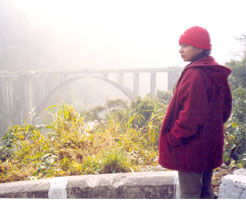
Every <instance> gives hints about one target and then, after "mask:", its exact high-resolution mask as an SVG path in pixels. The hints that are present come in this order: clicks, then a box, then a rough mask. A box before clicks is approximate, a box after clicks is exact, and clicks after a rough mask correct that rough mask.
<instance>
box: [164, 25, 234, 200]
mask: <svg viewBox="0 0 246 200" xmlns="http://www.w3.org/2000/svg"><path fill="white" fill-rule="evenodd" d="M179 44H180V50H179V53H180V54H181V57H182V59H183V60H184V61H190V64H188V65H187V66H186V67H185V68H184V70H183V72H182V74H181V76H180V78H179V80H178V82H177V85H176V88H175V90H174V95H173V98H172V100H171V102H170V104H169V106H168V110H167V113H166V115H165V118H164V121H163V124H162V127H161V133H160V139H159V163H160V165H162V166H163V167H165V168H168V169H173V170H177V171H178V175H179V184H180V197H181V198H214V194H213V190H212V186H211V179H212V175H213V169H214V168H217V167H219V166H220V165H221V164H222V162H223V161H222V158H223V142H224V135H223V124H224V123H225V122H226V121H227V120H228V118H229V116H230V113H231V106H232V104H231V103H232V97H231V91H230V87H229V84H228V80H227V79H228V76H229V74H230V73H231V70H230V69H229V68H227V67H225V66H222V65H219V64H218V63H216V62H215V60H214V59H213V57H211V56H210V51H211V43H210V36H209V33H208V32H207V30H206V29H204V28H202V27H199V26H194V27H191V28H189V29H188V30H186V31H185V32H184V33H183V34H182V35H181V36H180V39H179Z"/></svg>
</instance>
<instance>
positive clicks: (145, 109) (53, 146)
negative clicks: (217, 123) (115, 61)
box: [0, 97, 165, 182]
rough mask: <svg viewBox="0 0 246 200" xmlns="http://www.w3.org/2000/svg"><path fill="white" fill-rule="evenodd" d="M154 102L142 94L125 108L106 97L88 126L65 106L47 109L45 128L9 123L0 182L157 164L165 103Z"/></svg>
mask: <svg viewBox="0 0 246 200" xmlns="http://www.w3.org/2000/svg"><path fill="white" fill-rule="evenodd" d="M156 101H157V100H156V99H151V98H150V97H146V98H145V99H142V100H140V99H138V100H136V101H135V102H133V103H132V104H131V105H129V106H128V105H127V103H126V102H122V101H121V100H118V101H109V102H107V104H106V106H105V108H104V109H103V110H104V111H105V113H106V115H105V117H104V119H103V123H102V122H100V123H96V124H94V126H93V127H90V126H88V122H85V119H84V115H83V114H79V113H78V112H76V111H75V110H74V108H73V107H72V106H68V105H65V104H64V105H63V106H61V107H59V108H58V110H57V112H55V113H50V114H51V116H52V117H53V120H52V122H51V123H49V124H47V125H45V126H40V127H38V126H35V125H30V124H25V123H24V124H23V125H15V126H13V127H10V128H9V130H8V132H7V133H6V134H5V136H4V138H3V145H2V146H1V149H0V172H1V173H0V182H9V181H18V180H30V179H38V178H47V177H53V176H68V175H82V174H98V173H116V172H130V171H142V170H144V169H145V168H146V167H147V166H155V165H157V164H158V163H157V155H158V151H157V147H158V139H157V138H158V136H159V124H160V122H161V121H162V118H163V113H164V111H165V106H164V105H163V104H162V103H159V102H158V106H159V107H158V106H156V107H155V106H154V105H155V104H156ZM161 106H163V108H162V109H161V111H160V107H161ZM151 109H152V111H151ZM99 111H100V112H101V110H99ZM118 111H119V112H118ZM84 113H85V112H84ZM139 115H142V116H141V117H140V116H139ZM88 119H89V118H87V120H88ZM101 119H102V118H101ZM136 119H141V120H142V119H145V120H144V121H139V122H138V120H136ZM133 121H136V124H135V125H133V124H132V122H133Z"/></svg>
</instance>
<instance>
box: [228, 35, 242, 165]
mask: <svg viewBox="0 0 246 200" xmlns="http://www.w3.org/2000/svg"><path fill="white" fill-rule="evenodd" d="M240 40H241V41H243V42H244V46H245V47H246V35H243V36H242V38H241V39H240ZM226 65H227V66H229V67H230V68H231V69H232V73H231V75H230V77H229V83H230V86H231V90H232V97H233V102H232V105H233V107H232V115H231V118H230V120H229V121H228V122H227V124H226V126H227V132H228V133H227V134H226V140H225V154H224V155H225V163H226V164H230V163H231V159H233V160H234V161H235V162H236V163H241V164H244V160H246V49H244V51H243V56H242V58H241V60H239V61H231V62H229V63H227V64H226Z"/></svg>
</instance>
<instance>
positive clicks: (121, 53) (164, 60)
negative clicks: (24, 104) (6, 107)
mask: <svg viewBox="0 0 246 200" xmlns="http://www.w3.org/2000/svg"><path fill="white" fill-rule="evenodd" d="M235 2H236V3H235ZM245 4H246V2H245V1H243V0H237V1H232V0H227V1H220V0H216V1H211V0H208V1H206V2H203V1H202V2H200V1H194V0H188V1H185V2H184V1H179V0H172V1H171V0H166V1H161V0H154V1H150V0H148V1H147V0H143V1H139V0H132V1H129V0H124V1H122V0H118V1H114V0H103V1H99V0H90V1H89V0H88V1H86V0H1V1H0V6H1V8H0V9H1V25H2V31H1V44H2V45H1V46H2V48H1V51H2V53H1V57H2V60H1V62H0V66H1V68H4V69H7V70H8V69H11V68H14V69H15V70H18V69H21V70H22V69H34V70H43V69H71V68H72V69H87V68H89V69H91V68H136V67H139V68H145V67H169V66H181V67H182V66H184V65H185V64H186V63H183V61H182V59H181V58H180V56H179V53H178V49H179V46H178V38H179V36H180V34H181V33H182V32H183V31H184V30H185V29H187V28H189V27H190V26H192V25H200V26H203V27H205V28H207V29H208V31H209V32H210V34H211V40H212V45H213V50H212V55H213V56H214V57H215V58H216V60H217V61H218V62H220V63H221V64H224V63H225V62H227V61H230V60H231V59H232V58H236V57H237V56H238V55H240V52H241V50H242V47H241V46H240V45H241V44H240V43H239V42H238V41H236V39H235V38H236V37H240V35H241V34H244V33H246V27H245V26H244V25H243V24H244V19H245V17H246V16H245V15H246V14H245V12H244V8H245Z"/></svg>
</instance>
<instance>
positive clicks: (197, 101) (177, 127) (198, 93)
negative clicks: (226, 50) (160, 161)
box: [168, 68, 209, 146]
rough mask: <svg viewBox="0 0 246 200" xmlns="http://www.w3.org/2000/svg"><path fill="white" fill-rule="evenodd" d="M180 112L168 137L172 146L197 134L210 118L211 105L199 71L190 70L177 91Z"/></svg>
mask: <svg viewBox="0 0 246 200" xmlns="http://www.w3.org/2000/svg"><path fill="white" fill-rule="evenodd" d="M177 92H178V95H179V99H180V112H179V115H178V118H177V120H176V121H175V123H174V125H173V128H172V129H171V131H170V132H169V135H168V143H169V144H170V145H171V146H179V145H181V144H183V142H184V141H185V140H186V139H188V138H190V137H191V136H193V135H194V134H196V133H197V131H198V129H199V128H200V127H202V126H203V125H204V123H205V121H206V119H207V118H208V113H209V103H208V98H207V89H206V85H205V81H204V76H203V75H202V74H201V72H200V71H199V69H195V68H192V69H189V70H187V71H186V73H185V74H184V76H183V78H182V80H181V82H180V84H179V90H178V91H177Z"/></svg>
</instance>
